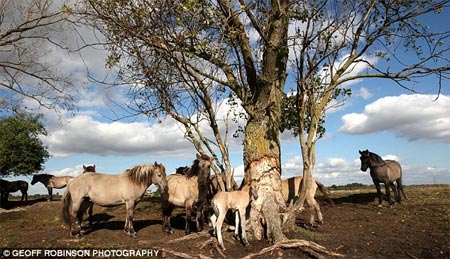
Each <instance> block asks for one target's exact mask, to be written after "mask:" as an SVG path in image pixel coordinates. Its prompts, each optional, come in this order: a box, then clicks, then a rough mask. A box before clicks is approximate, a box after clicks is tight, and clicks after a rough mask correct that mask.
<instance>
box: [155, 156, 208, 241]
mask: <svg viewBox="0 0 450 259" xmlns="http://www.w3.org/2000/svg"><path fill="white" fill-rule="evenodd" d="M212 160H213V158H210V157H208V156H206V155H202V156H200V155H198V154H197V159H196V160H194V162H193V164H192V166H191V168H190V169H189V170H188V171H187V172H185V174H172V175H169V176H167V187H168V196H167V198H166V199H165V200H163V206H162V207H163V208H162V209H163V231H165V232H167V233H173V231H172V228H171V225H170V217H171V215H172V211H173V209H174V208H175V206H178V207H184V208H185V212H186V225H185V234H186V235H187V234H189V233H190V232H191V230H190V221H191V218H192V215H191V213H192V210H193V209H195V211H196V213H197V215H196V226H197V231H201V230H202V224H201V222H200V221H201V220H200V219H201V217H202V215H203V214H202V211H203V206H204V205H205V203H206V197H207V194H208V188H209V176H210V167H211V162H212Z"/></svg>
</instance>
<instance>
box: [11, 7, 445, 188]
mask: <svg viewBox="0 0 450 259" xmlns="http://www.w3.org/2000/svg"><path fill="white" fill-rule="evenodd" d="M446 13H447V14H446V15H443V16H440V18H439V19H435V20H434V19H431V18H429V19H430V20H429V22H430V24H431V25H433V26H440V27H439V28H444V29H447V30H450V18H449V17H450V12H449V10H446ZM442 26H445V27H442ZM445 44H447V45H448V44H449V42H448V41H447V42H446V43H445ZM106 55H107V53H106V52H105V51H103V50H101V49H85V50H83V54H82V58H81V57H80V56H78V55H76V54H74V53H71V54H69V53H67V52H65V51H61V50H58V49H54V50H53V51H52V52H51V53H50V54H49V56H47V57H46V58H47V59H50V60H51V59H54V60H58V61H59V63H60V69H61V70H63V71H66V72H67V73H68V74H77V75H78V76H79V77H80V79H81V80H80V81H86V82H88V79H87V75H86V73H84V72H85V71H86V66H87V67H89V70H90V73H91V74H95V75H97V76H98V77H99V78H101V77H102V76H107V74H108V73H110V71H107V70H106V69H104V68H105V65H104V60H105V58H106ZM349 87H351V89H352V92H353V94H352V96H351V97H349V98H348V99H346V100H345V103H344V105H342V106H341V107H339V108H335V109H331V110H330V111H328V112H327V116H326V118H325V120H326V123H325V128H326V134H325V136H324V137H323V138H322V139H320V140H319V141H318V142H317V145H316V165H315V169H314V172H313V177H315V178H317V179H319V180H320V181H321V182H323V183H324V184H325V185H326V186H331V185H345V184H350V183H363V184H371V183H372V180H371V178H370V175H369V172H362V171H360V161H359V153H358V150H365V149H369V151H372V152H375V153H377V154H379V155H380V156H381V157H382V158H383V159H394V160H397V161H399V162H400V164H401V166H402V168H403V183H404V184H405V185H415V184H450V82H449V81H448V80H444V81H443V82H442V91H441V94H440V96H439V98H437V99H436V93H437V91H436V89H437V82H436V81H435V80H430V79H428V78H427V79H424V80H422V81H417V82H415V87H416V88H417V89H420V90H422V91H423V92H422V94H415V93H412V92H409V91H407V90H405V89H403V88H400V87H398V86H397V85H395V84H394V83H393V82H391V81H388V80H381V79H372V80H362V81H358V82H355V83H354V84H352V85H350V86H349ZM125 91H126V89H121V88H107V87H102V86H100V85H96V84H93V83H89V84H88V85H87V87H85V88H80V89H79V93H78V95H77V98H78V101H77V107H78V109H79V110H78V111H77V112H76V113H75V114H72V113H71V112H62V113H59V114H56V113H55V112H53V111H49V110H45V109H40V110H39V111H40V112H41V113H43V114H44V115H45V120H44V124H45V126H46V128H47V131H48V135H47V136H46V137H45V136H43V137H42V138H41V139H42V141H43V143H44V144H45V145H47V146H48V150H49V152H50V154H51V157H50V158H49V159H48V161H47V162H46V163H45V169H44V170H43V171H42V172H40V173H49V174H54V175H58V176H59V175H70V176H78V175H80V174H81V172H82V170H83V169H82V168H83V165H92V164H95V165H96V169H97V172H101V173H107V174H118V173H121V172H123V171H124V170H125V169H127V168H130V167H133V166H135V165H138V164H142V163H153V162H155V161H157V162H159V163H162V164H164V166H165V167H166V170H167V173H168V174H171V173H173V172H174V171H175V169H176V168H177V167H181V166H189V165H191V164H192V161H193V160H194V159H195V154H196V150H195V149H194V147H193V145H192V144H191V143H190V142H189V141H188V140H187V139H186V138H185V137H184V133H183V131H182V130H181V129H182V128H181V127H180V126H179V125H178V124H177V123H176V122H175V121H174V120H173V119H170V118H161V119H160V121H159V122H156V123H155V122H154V121H153V120H149V119H148V118H146V117H144V116H140V117H133V118H126V119H123V120H113V119H112V118H116V117H117V110H114V109H113V110H112V107H114V105H115V103H117V102H119V101H123V100H124V98H125ZM24 105H27V107H33V105H35V104H33V102H31V101H29V100H25V101H24ZM218 107H219V112H218V113H219V114H220V115H221V116H224V114H226V113H227V111H228V110H229V109H230V107H229V106H228V104H227V102H226V100H225V101H222V102H221V103H219V104H218ZM119 117H120V116H119ZM241 123H242V122H241ZM231 124H232V123H231ZM221 127H224V123H222V124H221ZM236 128H237V125H235V124H233V125H231V129H236ZM229 132H230V133H229V136H228V139H230V142H229V145H230V146H229V149H230V155H231V157H230V158H231V164H232V166H233V168H234V169H235V177H236V178H237V181H238V182H240V180H241V179H242V176H243V158H242V150H243V146H242V144H241V143H242V136H241V137H240V138H238V139H233V138H232V136H231V135H232V134H233V131H232V130H230V131H229ZM281 144H282V146H281V153H282V155H281V159H282V161H281V163H282V177H283V178H287V177H291V176H295V175H300V174H302V161H301V151H300V147H299V144H298V139H296V138H294V137H293V136H292V135H291V134H290V133H289V132H284V133H282V135H281ZM7 179H9V180H16V179H23V180H27V181H28V182H31V177H29V176H28V177H25V176H20V177H10V178H7ZM56 192H59V193H62V192H63V190H60V191H58V190H55V191H54V193H56ZM29 193H31V194H36V193H42V194H45V193H46V189H45V188H44V186H43V185H41V184H40V183H38V184H36V185H34V186H31V185H30V191H29Z"/></svg>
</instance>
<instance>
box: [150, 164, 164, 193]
mask: <svg viewBox="0 0 450 259" xmlns="http://www.w3.org/2000/svg"><path fill="white" fill-rule="evenodd" d="M152 183H154V184H156V185H158V186H159V188H160V191H161V194H163V195H164V194H166V193H167V179H166V168H165V167H164V166H163V165H162V164H158V163H156V162H155V164H154V165H153V170H152Z"/></svg>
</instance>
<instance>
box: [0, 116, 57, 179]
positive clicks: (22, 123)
mask: <svg viewBox="0 0 450 259" xmlns="http://www.w3.org/2000/svg"><path fill="white" fill-rule="evenodd" d="M41 118H42V116H41V115H38V116H31V115H26V114H23V113H21V114H17V115H15V116H11V117H7V118H1V119H0V175H1V176H7V175H29V174H32V173H35V172H37V171H40V170H42V169H43V164H44V163H45V161H46V160H47V159H48V157H49V153H48V151H47V148H46V146H44V145H43V143H42V141H41V140H40V139H39V135H47V131H46V130H45V128H44V126H43V124H42V123H41V122H40V119H41Z"/></svg>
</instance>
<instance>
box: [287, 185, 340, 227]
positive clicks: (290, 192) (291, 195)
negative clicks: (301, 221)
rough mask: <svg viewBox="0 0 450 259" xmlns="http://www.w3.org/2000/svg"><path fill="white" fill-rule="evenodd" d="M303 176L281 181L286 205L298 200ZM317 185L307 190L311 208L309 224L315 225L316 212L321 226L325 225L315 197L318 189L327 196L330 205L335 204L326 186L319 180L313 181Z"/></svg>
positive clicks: (308, 203) (307, 201) (307, 200)
mask: <svg viewBox="0 0 450 259" xmlns="http://www.w3.org/2000/svg"><path fill="white" fill-rule="evenodd" d="M302 179H303V176H295V177H291V178H287V179H283V180H281V194H282V195H283V199H284V201H285V202H286V203H289V202H291V201H292V200H295V199H296V198H298V196H297V195H298V191H299V189H300V184H301V182H302ZM313 180H314V182H315V184H313V186H312V188H311V189H310V190H306V204H307V205H308V207H309V224H310V225H314V219H315V217H314V211H315V212H316V216H317V221H318V222H319V223H320V224H323V216H322V212H321V211H320V206H319V204H318V203H317V201H316V199H315V198H314V195H315V194H316V190H317V187H319V190H320V191H321V192H322V194H323V195H324V196H325V198H327V199H328V201H329V202H330V204H334V203H333V201H332V200H331V199H330V197H328V194H327V189H326V188H325V186H324V185H323V184H322V183H321V182H319V181H318V180H317V179H313Z"/></svg>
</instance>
